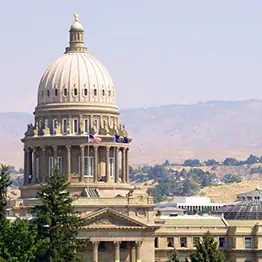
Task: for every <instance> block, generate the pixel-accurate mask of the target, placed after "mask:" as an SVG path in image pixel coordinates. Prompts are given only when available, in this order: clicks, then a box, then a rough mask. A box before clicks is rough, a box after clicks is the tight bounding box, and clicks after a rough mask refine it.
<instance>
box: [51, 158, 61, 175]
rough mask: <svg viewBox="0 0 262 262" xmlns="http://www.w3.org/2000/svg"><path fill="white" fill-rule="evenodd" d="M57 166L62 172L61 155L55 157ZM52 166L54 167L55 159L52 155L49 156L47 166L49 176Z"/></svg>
mask: <svg viewBox="0 0 262 262" xmlns="http://www.w3.org/2000/svg"><path fill="white" fill-rule="evenodd" d="M57 166H58V169H59V171H60V172H61V173H62V157H61V156H59V157H57ZM54 167H55V159H54V157H49V168H48V174H49V176H51V175H52V173H53V170H54Z"/></svg>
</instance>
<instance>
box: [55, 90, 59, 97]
mask: <svg viewBox="0 0 262 262" xmlns="http://www.w3.org/2000/svg"><path fill="white" fill-rule="evenodd" d="M55 96H58V90H57V88H56V89H55Z"/></svg>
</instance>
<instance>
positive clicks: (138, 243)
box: [135, 240, 143, 247]
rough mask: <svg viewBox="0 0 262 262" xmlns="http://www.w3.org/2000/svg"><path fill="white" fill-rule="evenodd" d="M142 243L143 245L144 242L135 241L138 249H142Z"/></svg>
mask: <svg viewBox="0 0 262 262" xmlns="http://www.w3.org/2000/svg"><path fill="white" fill-rule="evenodd" d="M142 243H143V241H141V240H138V241H135V244H136V246H137V247H141V245H142Z"/></svg>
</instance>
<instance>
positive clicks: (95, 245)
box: [92, 241, 142, 262]
mask: <svg viewBox="0 0 262 262" xmlns="http://www.w3.org/2000/svg"><path fill="white" fill-rule="evenodd" d="M99 243H100V242H99V241H92V245H93V254H92V256H93V258H92V262H99V260H98V258H99ZM128 243H129V244H130V247H131V250H130V251H131V252H132V249H135V252H134V253H135V258H134V257H132V262H133V261H135V262H141V245H142V241H132V242H128ZM120 245H121V241H114V258H115V260H114V261H115V262H120V252H121V249H120ZM130 262H131V260H130Z"/></svg>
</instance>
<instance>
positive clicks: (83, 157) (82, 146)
mask: <svg viewBox="0 0 262 262" xmlns="http://www.w3.org/2000/svg"><path fill="white" fill-rule="evenodd" d="M80 149H81V165H80V181H81V182H84V176H85V146H84V145H81V146H80Z"/></svg>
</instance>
